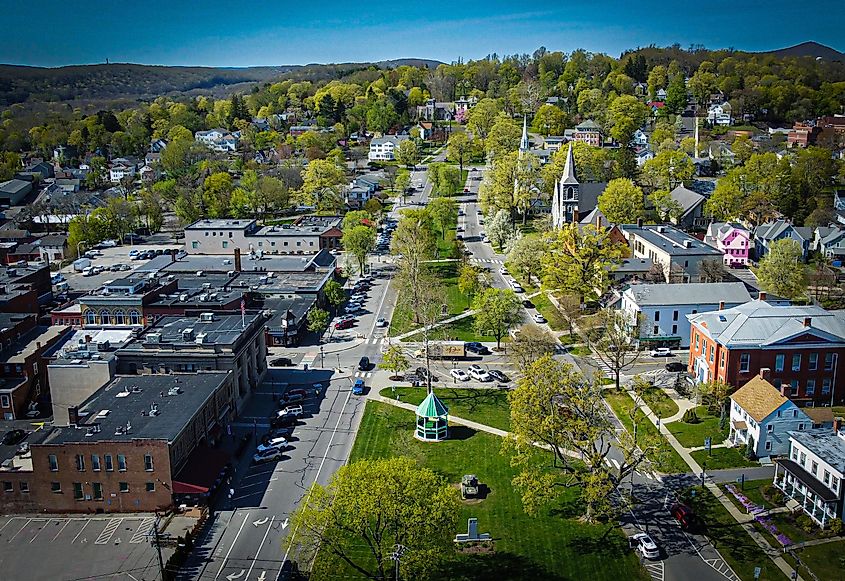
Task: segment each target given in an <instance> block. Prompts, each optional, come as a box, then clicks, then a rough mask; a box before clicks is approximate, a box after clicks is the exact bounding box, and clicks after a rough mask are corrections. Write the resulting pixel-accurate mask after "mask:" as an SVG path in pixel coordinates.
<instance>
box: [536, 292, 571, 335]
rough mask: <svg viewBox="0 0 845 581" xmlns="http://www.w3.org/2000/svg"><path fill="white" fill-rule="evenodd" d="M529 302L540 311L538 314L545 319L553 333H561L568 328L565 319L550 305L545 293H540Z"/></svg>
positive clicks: (550, 302)
mask: <svg viewBox="0 0 845 581" xmlns="http://www.w3.org/2000/svg"><path fill="white" fill-rule="evenodd" d="M531 302H532V303H534V306H535V307H537V310H538V311H540V314H541V315H543V316H544V317H546V321H548V323H549V327H551V328H552V329H553V330H555V331H563V330H564V329H567V328H568V326H567V324H566V319H565V318H564V317H563V315H561V314H560V311H558V310H557V307H556V306H554V304H552V301H550V300H549V297H548V296H547V295H546V293H540V294H539V295H537V296H536V297H534V298H533V299H531Z"/></svg>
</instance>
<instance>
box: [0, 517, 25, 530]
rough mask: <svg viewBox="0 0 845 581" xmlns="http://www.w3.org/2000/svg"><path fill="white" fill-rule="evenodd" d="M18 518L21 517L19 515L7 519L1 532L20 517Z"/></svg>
mask: <svg viewBox="0 0 845 581" xmlns="http://www.w3.org/2000/svg"><path fill="white" fill-rule="evenodd" d="M18 518H20V517H18V516H13V517H9V520H7V521H6V524H4V525H3V526H2V527H0V533H2V532H3V529H5V528H6V527H7V526H9V525H10V524H12V521H13V520H15V519H18Z"/></svg>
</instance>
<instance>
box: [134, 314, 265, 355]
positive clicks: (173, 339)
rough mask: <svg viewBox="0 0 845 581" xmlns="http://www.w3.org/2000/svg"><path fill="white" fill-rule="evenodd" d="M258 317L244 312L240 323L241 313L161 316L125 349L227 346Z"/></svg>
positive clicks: (239, 336)
mask: <svg viewBox="0 0 845 581" xmlns="http://www.w3.org/2000/svg"><path fill="white" fill-rule="evenodd" d="M261 317H262V315H260V314H257V313H247V314H246V316H245V317H244V319H243V321H242V320H241V315H240V314H236V315H226V314H220V313H213V314H211V313H208V314H207V315H200V316H199V317H175V316H173V317H162V318H161V319H159V320H158V322H157V323H156V324H155V325H153V326H151V327H147V328H146V329H144V331H143V333H142V334H141V335H140V336H139V337H138V338H137V339H135V340H133V341H132V342H130V343H129V344H128V345H127V346H126V349H131V350H140V349H145V348H146V349H155V348H156V347H157V346H158V345H160V344H163V345H190V346H196V345H205V346H206V347H214V346H230V345H234V344H236V343H237V342H238V340H239V339H240V338H241V336H242V335H243V333H244V329H245V328H249V326H250V325H252V323H253V322H254V321H255V320H256V319H259V318H261Z"/></svg>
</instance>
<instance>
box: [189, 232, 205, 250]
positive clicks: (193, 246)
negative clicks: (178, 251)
mask: <svg viewBox="0 0 845 581" xmlns="http://www.w3.org/2000/svg"><path fill="white" fill-rule="evenodd" d="M205 235H206V236H208V232H206V233H205ZM199 246H200V243H199V242H197V241H196V240H194V241H192V242H191V248H193V249H194V250H196V249H197V248H199Z"/></svg>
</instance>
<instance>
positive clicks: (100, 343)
mask: <svg viewBox="0 0 845 581" xmlns="http://www.w3.org/2000/svg"><path fill="white" fill-rule="evenodd" d="M134 334H135V330H133V329H126V328H122V329H121V328H103V329H78V330H76V331H74V332H72V333H68V334H67V336H66V337H64V338H63V339H62V340H60V341H59V342H58V343H56V345H55V346H53V348H52V349H50V350H49V351H47V352H45V356H46V357H55V358H56V359H55V360H54V361H51V362H50V364H51V365H52V364H57V365H58V364H67V363H69V362H72V361H77V360H80V359H90V358H91V356H92V355H94V354H95V353H96V354H97V355H99V357H100V358H101V359H102V358H104V357H103V356H104V354H105V353H106V352H107V350H106V345H108V350H110V351H113V350H114V349H117V348H119V347H122V346H123V345H125V344H126V343H127V342H128V341H129V340H130V339H131V338H132V336H133V335H134ZM82 348H84V350H85V351H87V352H88V355H87V356H86V355H82V356H80V351H81V350H82ZM101 349H102V350H101Z"/></svg>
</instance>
